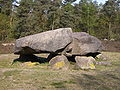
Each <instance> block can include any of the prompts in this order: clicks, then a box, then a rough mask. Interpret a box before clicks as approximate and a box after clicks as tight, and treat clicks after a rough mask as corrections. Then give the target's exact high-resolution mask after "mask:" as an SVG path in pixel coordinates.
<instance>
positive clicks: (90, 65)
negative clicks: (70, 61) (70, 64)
mask: <svg viewBox="0 0 120 90" xmlns="http://www.w3.org/2000/svg"><path fill="white" fill-rule="evenodd" d="M75 61H76V66H77V68H80V69H95V65H94V62H95V59H94V58H93V57H85V56H76V57H75Z"/></svg>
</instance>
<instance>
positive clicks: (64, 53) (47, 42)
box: [14, 28, 102, 70]
mask: <svg viewBox="0 0 120 90" xmlns="http://www.w3.org/2000/svg"><path fill="white" fill-rule="evenodd" d="M101 50H102V43H101V41H100V40H99V39H97V38H96V37H94V36H91V35H89V34H88V33H86V32H72V29H71V28H60V29H56V30H50V31H46V32H42V33H38V34H34V35H30V36H26V37H22V38H19V39H17V40H16V42H15V50H14V54H18V55H20V58H21V57H26V56H27V57H29V56H32V55H34V54H40V53H50V54H49V56H48V58H47V60H48V61H49V68H52V69H65V70H66V69H68V68H70V63H69V61H70V60H71V59H72V60H74V61H75V62H76V66H77V68H80V69H95V65H94V62H95V57H96V56H97V55H98V54H100V53H101Z"/></svg>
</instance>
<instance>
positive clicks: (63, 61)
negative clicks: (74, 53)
mask: <svg viewBox="0 0 120 90" xmlns="http://www.w3.org/2000/svg"><path fill="white" fill-rule="evenodd" d="M69 65H70V63H69V61H68V59H67V57H66V56H64V55H60V56H56V57H54V58H52V59H51V60H50V61H49V68H52V69H63V70H67V69H68V68H69Z"/></svg>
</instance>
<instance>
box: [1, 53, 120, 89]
mask: <svg viewBox="0 0 120 90" xmlns="http://www.w3.org/2000/svg"><path fill="white" fill-rule="evenodd" d="M102 53H103V54H105V55H106V56H107V57H109V60H107V62H110V63H111V64H112V65H96V69H95V70H76V69H73V68H72V69H70V70H66V71H63V70H51V69H49V68H47V67H48V63H42V64H38V65H35V66H34V65H33V66H32V65H31V66H29V65H27V63H26V62H15V63H14V64H12V63H13V61H14V60H15V59H17V58H18V55H14V54H0V90H120V53H118V52H102ZM38 56H39V57H43V58H46V57H47V54H39V55H38ZM71 65H72V64H71Z"/></svg>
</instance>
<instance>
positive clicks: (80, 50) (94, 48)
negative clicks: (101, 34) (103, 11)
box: [69, 32, 102, 55]
mask: <svg viewBox="0 0 120 90" xmlns="http://www.w3.org/2000/svg"><path fill="white" fill-rule="evenodd" d="M72 38H73V42H72V43H71V44H70V45H69V48H72V51H71V52H70V53H71V54H72V55H86V54H89V53H97V52H99V51H101V50H102V44H101V41H100V40H99V39H97V38H96V37H94V36H91V35H89V34H87V33H85V32H74V33H73V34H72Z"/></svg>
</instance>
